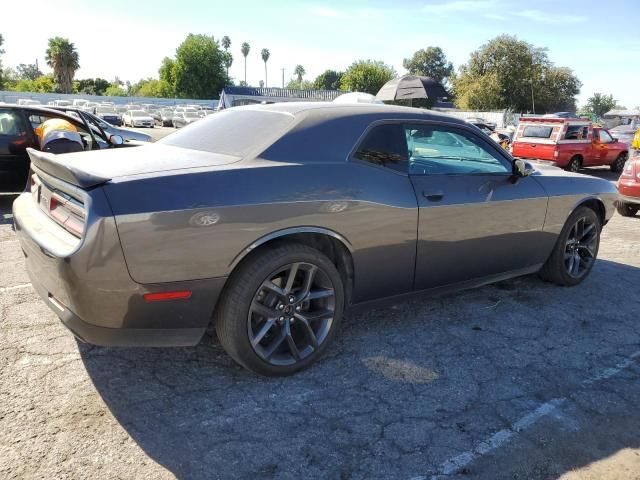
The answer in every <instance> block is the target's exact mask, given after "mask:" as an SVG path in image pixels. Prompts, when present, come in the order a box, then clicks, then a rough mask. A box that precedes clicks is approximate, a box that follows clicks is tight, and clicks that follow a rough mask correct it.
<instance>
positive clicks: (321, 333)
mask: <svg viewBox="0 0 640 480" xmlns="http://www.w3.org/2000/svg"><path fill="white" fill-rule="evenodd" d="M296 265H297V266H296ZM294 266H295V267H294ZM312 267H315V268H317V270H315V271H313V272H312V270H313V268H312ZM294 268H295V270H294ZM287 269H289V270H287ZM292 271H293V272H294V274H293V278H294V279H295V283H293V288H292V289H289V290H288V291H287V285H289V284H290V283H292V282H290V281H288V279H289V278H290V275H291V272H292ZM279 272H282V273H279ZM310 272H312V273H310ZM280 274H282V277H278V278H276V277H275V276H277V275H280ZM274 275H275V276H274ZM308 278H311V279H313V282H314V283H313V286H311V288H310V289H307V290H306V291H307V292H309V294H307V295H305V294H304V293H303V292H304V289H302V291H300V290H299V289H297V288H296V284H297V285H298V287H299V286H300V285H302V284H303V283H304V282H306V281H307V279H308ZM318 281H319V282H320V283H321V285H322V287H318V286H317V285H316V283H315V282H318ZM269 282H270V283H269ZM285 283H286V284H285ZM278 284H279V286H278ZM264 285H271V286H272V287H273V285H275V286H276V287H277V288H279V289H280V293H282V292H285V293H284V296H281V295H280V293H276V291H275V290H273V289H272V288H265V287H264ZM283 285H284V286H283ZM331 289H332V290H333V291H332V292H331V296H330V295H329V294H328V292H330V291H331ZM310 295H314V297H316V296H317V299H315V300H307V301H306V303H307V304H308V306H307V307H306V309H305V307H304V305H305V302H304V301H302V300H301V301H300V303H299V302H298V299H303V298H307V299H308V298H309V297H310ZM294 298H296V301H295V303H292V302H293V299H294ZM266 305H268V306H269V308H268V309H267V310H265V311H266V312H267V313H266V314H264V316H263V315H261V314H260V313H257V310H260V311H262V310H263V308H264V307H265V306H266ZM257 306H259V307H261V308H259V309H258V308H257ZM283 308H284V309H285V310H283ZM299 308H300V309H301V310H299ZM343 311H344V287H343V284H342V279H341V277H340V274H339V273H338V270H337V269H336V267H335V266H334V265H333V263H331V261H330V260H329V259H328V258H327V257H326V256H325V255H323V254H322V253H320V252H319V251H318V250H315V249H314V248H311V247H308V246H306V245H302V244H298V243H282V244H279V245H277V246H274V247H272V248H268V249H265V250H262V251H258V252H256V253H255V254H252V255H251V256H250V257H248V258H247V259H245V260H244V261H243V262H242V264H241V265H240V266H239V267H238V269H237V270H236V271H235V272H234V273H233V274H232V276H231V278H230V279H229V282H228V284H227V286H226V287H225V291H224V292H223V295H222V297H221V298H220V301H219V303H218V306H217V307H216V311H215V313H214V322H215V328H216V332H217V335H218V338H219V340H220V343H221V344H222V347H223V348H224V349H225V350H226V352H227V353H228V354H229V355H230V356H231V358H233V359H234V360H235V361H236V362H237V363H239V364H240V365H242V366H244V367H245V368H247V369H249V370H251V371H252V372H255V373H257V374H260V375H266V376H285V375H291V374H293V373H295V372H298V371H300V370H302V369H304V368H307V367H308V366H309V365H311V364H312V363H313V362H315V361H316V360H317V359H318V358H319V357H320V356H321V355H322V354H323V352H324V351H325V350H326V348H327V347H328V346H329V345H330V344H331V342H332V340H333V338H334V337H335V334H336V331H337V330H338V328H339V325H340V321H341V319H342V315H343ZM296 312H300V313H296ZM267 315H273V317H270V318H269V317H268V316H267ZM280 315H282V316H280ZM289 315H290V316H291V317H290V318H287V316H289ZM329 317H330V318H329ZM303 320H304V321H303ZM260 322H262V323H260ZM268 323H270V326H268V325H267V324H268ZM309 325H311V328H309ZM305 326H306V327H307V328H305ZM314 328H317V331H316V330H313V329H314ZM309 330H311V332H312V333H311V334H309V333H308V332H309ZM256 332H257V333H256ZM287 333H289V336H286V334H287ZM261 334H262V336H261ZM250 336H253V341H252V339H251V338H250ZM294 338H296V340H294ZM312 338H313V339H314V340H315V343H314V342H313V341H312ZM263 342H264V344H263ZM291 342H294V344H295V345H296V347H295V348H293V347H291ZM296 342H299V343H296ZM305 342H306V344H305ZM254 346H255V347H254ZM299 349H300V350H299ZM294 352H297V355H296V354H295V353H294ZM269 353H271V354H270V355H269Z"/></svg>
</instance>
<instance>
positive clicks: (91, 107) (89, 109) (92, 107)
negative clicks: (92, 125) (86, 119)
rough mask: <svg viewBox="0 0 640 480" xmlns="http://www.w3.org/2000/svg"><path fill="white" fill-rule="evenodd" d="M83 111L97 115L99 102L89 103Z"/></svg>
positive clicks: (83, 107)
mask: <svg viewBox="0 0 640 480" xmlns="http://www.w3.org/2000/svg"><path fill="white" fill-rule="evenodd" d="M81 108H82V110H85V111H87V112H90V113H96V108H98V102H87V103H85V104H84V105H83V106H82V107H81Z"/></svg>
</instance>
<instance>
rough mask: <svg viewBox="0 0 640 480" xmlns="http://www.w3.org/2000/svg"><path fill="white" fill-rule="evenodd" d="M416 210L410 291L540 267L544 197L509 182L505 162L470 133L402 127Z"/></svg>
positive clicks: (535, 188) (529, 181) (435, 126)
mask: <svg viewBox="0 0 640 480" xmlns="http://www.w3.org/2000/svg"><path fill="white" fill-rule="evenodd" d="M404 129H405V136H406V139H407V145H408V156H409V166H408V169H409V177H410V179H411V182H412V183H413V186H414V189H415V193H416V196H417V199H418V205H419V221H418V244H417V258H416V273H415V288H416V289H428V288H433V287H439V286H444V285H450V284H455V283H459V282H464V281H467V280H474V279H480V278H485V277H491V276H496V275H499V274H502V273H506V272H512V271H517V270H523V269H526V268H528V267H533V266H535V265H539V264H541V263H543V262H544V261H545V260H546V259H545V258H544V252H545V251H548V249H545V248H541V244H542V243H544V242H548V239H547V238H546V236H545V234H544V233H543V231H542V230H543V226H544V220H545V215H546V208H547V200H548V199H547V194H546V192H545V191H544V189H543V188H542V187H541V186H540V184H539V183H538V182H537V181H536V180H535V178H534V177H532V176H530V177H514V176H513V175H512V165H511V159H510V158H509V157H507V156H506V155H505V154H504V153H503V152H502V151H501V149H500V148H498V147H497V146H495V145H493V144H492V143H491V142H488V141H487V140H486V139H485V138H483V137H482V134H479V133H477V132H475V131H474V130H472V129H471V128H470V127H463V126H451V125H446V124H442V123H438V122H435V123H434V122H421V123H415V124H405V125H404Z"/></svg>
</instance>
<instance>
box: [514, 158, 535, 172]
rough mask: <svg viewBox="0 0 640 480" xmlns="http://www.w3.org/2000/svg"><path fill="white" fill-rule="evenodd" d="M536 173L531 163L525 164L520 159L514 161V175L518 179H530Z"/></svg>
mask: <svg viewBox="0 0 640 480" xmlns="http://www.w3.org/2000/svg"><path fill="white" fill-rule="evenodd" d="M535 171H536V170H535V168H533V165H531V164H530V163H529V162H525V161H524V160H522V159H520V158H517V159H515V160H514V161H513V174H514V175H515V176H516V177H528V176H529V175H531V174H532V173H533V172H535Z"/></svg>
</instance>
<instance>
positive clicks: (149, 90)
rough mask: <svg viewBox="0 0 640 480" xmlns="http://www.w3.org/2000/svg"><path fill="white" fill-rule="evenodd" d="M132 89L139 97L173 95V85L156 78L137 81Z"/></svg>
mask: <svg viewBox="0 0 640 480" xmlns="http://www.w3.org/2000/svg"><path fill="white" fill-rule="evenodd" d="M131 90H132V92H133V95H135V96H137V97H156V98H166V97H170V96H171V87H170V85H168V84H167V82H166V81H165V80H157V79H155V78H147V79H142V80H140V81H139V82H137V83H135V84H134V85H133V86H132V87H131Z"/></svg>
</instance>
